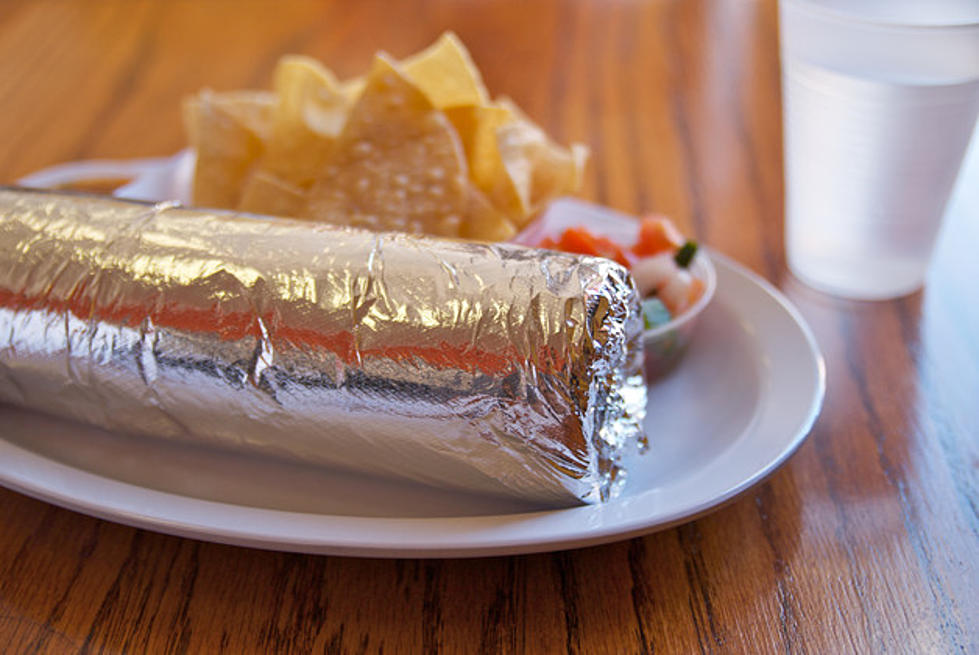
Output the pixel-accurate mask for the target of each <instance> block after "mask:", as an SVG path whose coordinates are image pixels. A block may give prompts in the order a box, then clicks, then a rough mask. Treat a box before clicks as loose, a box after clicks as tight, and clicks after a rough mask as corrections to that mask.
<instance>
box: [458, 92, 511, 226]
mask: <svg viewBox="0 0 979 655" xmlns="http://www.w3.org/2000/svg"><path fill="white" fill-rule="evenodd" d="M445 114H446V116H448V117H449V120H450V121H452V124H453V126H455V128H456V131H457V132H458V134H459V138H460V140H461V141H462V145H463V148H464V149H465V151H466V160H467V163H468V164H469V176H470V179H472V181H473V183H474V184H475V185H476V187H477V188H479V189H480V190H481V191H482V192H483V193H485V194H486V196H487V197H488V198H489V199H490V201H491V202H492V203H493V205H494V206H496V207H497V208H498V209H499V210H500V211H502V212H503V213H505V214H507V215H508V216H513V217H522V216H523V215H524V214H526V213H527V205H526V203H525V202H524V200H523V198H521V196H520V194H519V193H518V191H517V189H516V187H515V186H514V184H513V181H512V180H511V178H510V176H509V174H508V173H507V169H506V166H505V165H504V162H503V159H502V157H501V156H500V149H499V145H498V142H497V136H496V131H497V129H499V128H500V127H501V126H503V125H505V124H506V123H507V122H508V121H510V120H512V118H513V117H512V115H511V113H510V112H509V111H508V110H506V109H504V108H502V107H497V106H494V105H478V106H465V107H452V108H450V109H447V110H446V111H445Z"/></svg>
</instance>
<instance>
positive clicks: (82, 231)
mask: <svg viewBox="0 0 979 655" xmlns="http://www.w3.org/2000/svg"><path fill="white" fill-rule="evenodd" d="M640 316H641V314H640V304H639V297H638V294H637V292H636V289H635V285H634V283H633V281H632V279H631V278H630V276H629V274H628V272H627V271H626V270H625V269H624V268H622V267H621V266H619V265H618V264H615V263H614V262H611V261H609V260H606V259H602V258H597V257H584V256H578V255H570V254H565V253H558V252H549V251H544V250H535V249H531V248H524V247H521V246H515V245H506V244H485V243H475V242H465V241H451V240H444V239H434V238H427V237H420V236H413V235H408V234H402V233H376V232H370V231H365V230H357V229H352V228H345V227H337V226H331V225H325V224H315V223H310V222H305V221H299V220H290V219H281V218H272V217H265V216H257V215H248V214H235V213H232V212H227V211H220V210H202V209H194V208H184V207H180V206H177V205H175V204H173V203H162V204H148V203H139V202H132V201H122V200H116V199H111V198H106V197H101V196H91V195H84V194H71V193H64V192H51V191H37V190H27V189H18V188H0V401H2V402H9V403H15V404H18V405H21V406H24V407H28V408H32V409H35V410H39V411H43V412H48V413H53V414H56V415H60V416H63V417H67V418H70V419H74V420H78V421H83V422H86V423H90V424H93V425H97V426H100V427H103V428H106V429H109V430H113V431H117V432H121V433H125V434H131V435H133V438H157V439H168V440H178V441H180V442H183V443H186V444H192V445H197V446H203V447H217V448H223V449H234V450H238V451H246V452H251V453H256V454H260V455H261V456H267V457H285V458H289V459H293V460H300V461H303V462H307V463H312V464H315V465H318V466H323V467H325V468H327V469H342V470H350V471H358V472H362V473H365V474H369V475H375V476H384V477H388V478H392V477H393V478H401V479H407V480H411V481H415V482H419V483H423V484H428V485H436V486H439V487H444V488H449V489H456V490H464V491H469V492H475V493H481V494H496V495H503V496H509V497H516V498H520V499H523V500H525V501H527V502H529V503H533V504H535V505H540V506H565V505H571V504H576V503H580V502H601V501H604V500H607V499H608V498H610V497H613V496H614V495H616V494H617V493H618V491H619V489H620V488H621V487H622V484H623V482H624V480H625V471H624V470H623V463H622V460H623V456H624V454H626V453H627V452H629V451H630V450H631V449H634V448H637V447H638V448H642V446H643V444H644V443H645V438H644V435H643V434H642V419H643V414H644V412H645V398H646V389H645V384H644V380H643V373H642V343H641V334H642V329H643V325H642V319H641V318H640Z"/></svg>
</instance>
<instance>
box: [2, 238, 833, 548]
mask: <svg viewBox="0 0 979 655" xmlns="http://www.w3.org/2000/svg"><path fill="white" fill-rule="evenodd" d="M709 253H710V257H711V258H712V259H713V260H714V263H715V265H716V267H717V269H718V277H719V278H720V277H721V276H722V275H723V276H728V275H734V276H741V277H743V278H745V279H746V280H747V281H748V282H749V283H751V284H752V285H754V286H756V287H758V289H759V290H760V291H761V292H762V293H763V295H764V296H767V298H768V300H769V301H773V302H774V303H775V304H776V305H777V308H778V309H779V310H781V311H782V312H784V313H785V314H786V315H787V316H788V318H789V319H790V322H791V323H792V324H793V325H794V326H795V328H796V329H798V330H799V333H800V335H801V337H802V339H803V341H804V343H805V346H806V350H808V352H809V354H810V355H811V356H812V360H811V362H809V363H811V364H813V365H814V367H815V374H816V380H815V388H814V389H813V390H812V396H811V398H810V403H809V408H808V410H807V412H806V415H805V416H800V420H799V423H798V426H797V428H796V429H795V431H794V434H791V435H789V436H788V437H787V438H786V439H785V440H784V441H780V442H779V444H780V445H781V448H780V450H779V451H778V452H773V455H774V456H773V457H770V458H769V457H766V460H765V464H764V465H763V466H761V467H760V468H759V469H758V470H756V471H754V472H753V473H752V474H751V475H749V476H747V477H745V478H744V479H743V480H740V482H739V483H737V484H735V485H733V486H731V487H730V488H728V489H727V490H725V491H724V492H722V493H720V494H717V495H714V496H712V497H711V498H709V499H707V500H704V501H698V502H696V503H694V504H692V505H685V506H682V507H679V508H676V509H674V510H672V511H668V512H666V513H665V514H660V515H654V516H652V517H651V516H650V515H647V514H643V515H640V516H638V517H636V516H630V517H629V518H627V519H625V520H620V521H612V522H609V523H607V524H603V525H599V526H596V527H590V528H587V527H586V528H581V529H578V530H575V531H573V532H569V531H568V530H567V529H566V528H565V529H561V530H557V531H550V532H546V533H545V534H544V535H543V536H541V537H540V538H536V539H531V538H528V537H527V536H526V535H525V534H524V533H520V534H518V535H516V536H513V535H506V534H504V535H502V536H501V535H499V534H494V530H499V528H500V527H501V526H500V524H502V523H506V522H513V521H541V520H547V519H549V518H558V519H559V520H565V521H573V520H575V519H576V517H574V515H575V514H579V515H581V517H580V518H581V522H583V523H587V519H588V518H589V517H590V516H595V515H597V516H601V514H602V513H603V512H605V511H612V510H614V506H615V505H616V502H617V501H612V502H611V503H609V504H608V505H605V506H603V505H585V506H578V507H571V508H564V509H551V510H538V511H532V512H518V513H510V514H496V515H486V516H456V517H365V516H343V515H336V514H316V513H311V512H295V511H286V510H277V509H269V508H260V507H253V506H246V505H236V504H232V503H227V502H219V501H213V500H206V499H202V498H195V497H192V496H184V495H181V494H177V493H173V492H168V491H162V490H158V489H152V488H148V487H142V486H139V485H136V484H132V483H128V482H123V481H122V480H117V479H114V478H111V477H108V476H104V475H100V474H97V473H93V472H91V471H87V470H85V469H82V468H76V467H73V466H71V465H68V464H65V463H62V462H59V461H57V460H54V459H51V458H49V457H46V456H44V455H41V454H39V453H35V452H33V451H30V450H28V449H26V448H23V447H21V446H18V445H16V444H13V443H11V442H9V441H7V440H5V439H3V438H2V437H0V454H2V455H4V457H2V458H0V461H9V460H8V457H7V455H9V454H10V453H13V454H15V455H17V457H18V459H16V460H15V465H20V466H19V468H21V469H24V468H26V469H30V464H31V463H33V464H34V466H35V468H34V469H33V470H34V471H40V470H42V469H48V472H49V474H51V475H54V476H56V478H57V481H58V482H63V481H64V479H75V480H81V481H82V482H84V483H85V486H86V487H90V486H91V485H93V484H94V485H96V486H105V487H108V488H115V489H116V490H117V491H118V492H119V493H117V494H109V495H108V496H105V497H107V498H108V500H103V502H101V503H98V502H95V500H94V498H93V497H92V496H93V495H94V494H91V493H90V494H88V495H87V496H85V495H83V497H78V496H72V495H71V494H69V493H68V492H67V491H66V490H63V489H61V486H63V485H60V484H57V483H52V482H51V481H50V480H49V481H48V484H47V485H44V484H41V483H40V482H38V481H37V480H31V479H28V478H29V477H30V476H24V475H19V476H18V475H16V471H12V470H10V469H9V467H5V466H3V465H0V485H2V486H4V487H7V488H9V489H12V490H14V491H17V492H19V493H22V494H24V495H27V496H30V497H33V498H36V499H39V500H42V501H45V502H49V503H51V504H54V505H57V506H59V507H63V508H66V509H70V510H74V511H78V512H81V513H83V514H87V515H90V516H95V517H97V518H100V519H104V520H109V521H113V522H116V523H122V524H125V525H129V526H131V527H136V528H140V529H148V530H152V531H156V532H162V533H166V534H171V535H176V536H180V537H185V538H191V539H200V540H205V541H211V542H215V543H223V544H230V545H236V546H244V547H252V548H261V549H268V550H280V551H292V552H302V553H311V554H327V555H339V556H359V557H412V558H438V557H453V558H458V557H483V556H491V555H492V556H497V555H514V554H525V553H537V552H550V551H559V550H567V549H572V548H582V547H586V546H593V545H599V544H602V543H608V542H613V541H620V540H625V539H629V538H631V537H635V536H638V535H641V534H649V533H652V532H656V531H660V530H665V529H668V528H670V527H673V526H675V525H678V524H681V523H685V522H688V521H692V520H695V519H697V518H699V517H701V516H704V515H705V514H708V513H711V512H714V511H716V510H718V509H720V508H722V507H723V506H725V505H727V504H729V503H731V502H733V501H735V500H736V499H737V498H738V497H740V496H741V495H742V494H744V493H745V492H747V491H749V490H750V489H752V488H754V487H755V486H756V485H758V484H760V483H761V482H763V481H764V480H765V479H766V478H768V477H769V476H770V475H772V474H773V473H774V472H775V471H777V470H778V469H779V468H780V467H781V466H782V465H783V464H784V463H785V462H786V461H787V460H788V459H789V458H790V457H791V456H792V455H793V454H794V453H795V452H796V451H797V450H798V448H799V447H800V446H801V445H802V443H803V442H804V441H805V439H806V438H807V437H808V435H809V434H810V433H811V431H812V427H813V424H814V423H815V421H816V419H817V418H818V416H819V414H820V411H821V409H822V404H823V400H824V398H825V391H826V365H825V360H824V358H823V355H822V353H821V352H820V349H819V346H818V343H817V341H816V338H815V336H814V334H813V332H812V330H811V328H810V327H809V325H808V324H807V323H806V321H805V319H804V318H803V317H802V315H801V314H800V312H799V311H798V309H797V308H796V307H795V306H794V305H793V304H792V303H791V302H790V301H789V300H788V299H787V298H786V297H785V296H784V295H783V294H782V293H781V292H780V291H779V290H778V289H776V288H775V287H774V286H773V285H772V284H771V283H769V282H768V281H767V280H765V279H764V278H763V277H761V276H760V275H758V274H757V273H755V272H753V271H751V270H750V269H748V268H747V267H745V266H743V265H741V264H739V263H737V262H736V261H734V260H733V259H731V258H729V257H727V256H725V255H722V254H719V253H717V252H716V251H714V250H710V251H709ZM719 281H720V280H719ZM756 429H757V428H756ZM639 495H642V494H639ZM120 497H122V498H126V499H127V500H126V501H125V502H118V499H119V498H120ZM630 498H636V496H632V497H630ZM152 500H155V501H157V502H156V503H155V507H156V509H157V511H152V510H150V509H149V508H148V505H150V504H151V503H150V502H149V501H152ZM141 505H142V506H144V507H143V508H142V511H137V508H138V507H140V506H141ZM159 508H163V509H162V510H160V509H159ZM186 510H190V511H189V512H188V511H186ZM202 512H203V513H208V514H211V515H213V513H214V512H222V513H223V514H224V515H225V520H223V521H214V520H212V521H210V522H201V521H194V520H193V519H194V518H197V516H196V515H198V514H201V513H202ZM181 517H183V518H181ZM239 518H240V519H245V518H250V519H251V520H248V521H244V520H238V519H239ZM256 519H264V520H256ZM236 521H237V526H236V525H235V522H236ZM283 521H285V522H286V523H288V524H289V525H291V526H292V527H293V532H294V533H295V534H288V535H284V534H282V533H276V532H275V531H274V530H269V529H264V530H256V529H254V528H252V529H248V528H247V527H238V526H250V525H268V524H272V525H273V526H274V525H276V524H281V523H282V522H283ZM447 526H452V527H454V528H455V529H454V530H451V531H449V534H446V532H445V531H444V528H445V527H447ZM306 527H317V528H318V530H316V531H315V532H316V533H315V534H313V533H312V531H309V532H306V533H305V537H301V536H300V535H299V534H298V532H299V531H302V530H303V528H306ZM429 527H431V528H433V529H426V528H429ZM437 527H441V528H443V531H441V532H440V531H439V530H436V529H434V528H437ZM351 528H354V530H353V533H352V534H351V533H349V532H348V530H350V529H351ZM400 528H406V529H404V530H401V529H400ZM407 528H410V529H407ZM419 535H422V536H421V538H419ZM283 538H286V539H287V541H283ZM398 539H400V540H401V541H398Z"/></svg>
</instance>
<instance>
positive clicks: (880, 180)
mask: <svg viewBox="0 0 979 655" xmlns="http://www.w3.org/2000/svg"><path fill="white" fill-rule="evenodd" d="M779 9H780V25H781V54H782V98H783V119H784V128H785V129H784V142H785V193H786V201H785V245H786V254H787V256H788V264H789V268H790V269H791V271H792V273H793V274H794V275H795V276H796V277H798V278H799V279H801V280H802V281H803V282H805V283H806V284H808V285H809V286H812V287H814V288H816V289H819V290H821V291H825V292H828V293H831V294H834V295H838V296H844V297H848V298H856V299H864V300H877V299H885V298H894V297H898V296H902V295H905V294H908V293H911V292H913V291H915V290H917V289H918V288H920V287H921V285H922V283H923V282H924V278H925V273H926V272H927V268H928V262H929V259H930V257H931V251H932V249H933V246H934V244H935V240H936V237H937V235H938V231H939V228H940V227H941V222H942V215H943V214H944V211H945V205H946V202H947V200H948V197H949V193H950V191H951V189H952V187H953V185H954V183H955V180H956V177H957V174H958V171H959V167H960V165H961V163H962V156H963V154H964V152H965V150H966V146H967V145H968V143H969V139H970V136H971V135H972V134H973V132H974V131H975V126H976V115H977V112H979V0H780V4H779ZM976 183H977V184H979V180H977V181H976Z"/></svg>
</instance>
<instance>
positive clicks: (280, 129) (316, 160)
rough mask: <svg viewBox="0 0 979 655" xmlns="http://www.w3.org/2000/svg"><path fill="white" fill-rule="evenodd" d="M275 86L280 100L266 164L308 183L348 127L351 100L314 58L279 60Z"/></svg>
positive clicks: (291, 179)
mask: <svg viewBox="0 0 979 655" xmlns="http://www.w3.org/2000/svg"><path fill="white" fill-rule="evenodd" d="M274 86H275V93H276V96H277V98H278V101H277V103H276V106H275V111H274V113H273V119H272V136H271V139H270V141H269V144H268V153H267V155H266V157H265V160H264V161H263V166H264V168H266V169H267V170H269V171H271V172H272V173H273V174H274V175H276V176H277V177H279V178H281V179H282V180H284V181H288V182H290V183H292V184H297V185H308V184H310V183H311V182H312V181H313V180H314V179H315V178H316V175H317V174H318V173H319V171H320V170H321V169H322V167H323V164H324V162H325V161H326V159H327V157H328V156H329V153H330V149H331V148H332V147H333V142H334V141H335V140H336V137H337V136H338V135H339V134H340V131H341V130H342V129H343V124H344V122H345V120H346V115H347V107H348V101H347V98H346V96H344V95H343V94H342V93H341V91H340V87H339V85H338V84H337V81H336V78H334V76H333V73H331V72H330V71H329V70H328V69H327V68H325V67H324V66H322V65H321V64H320V63H319V62H317V61H316V60H315V59H311V58H309V57H300V56H289V57H283V58H282V59H280V60H279V64H278V65H277V66H276V69H275V82H274Z"/></svg>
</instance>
